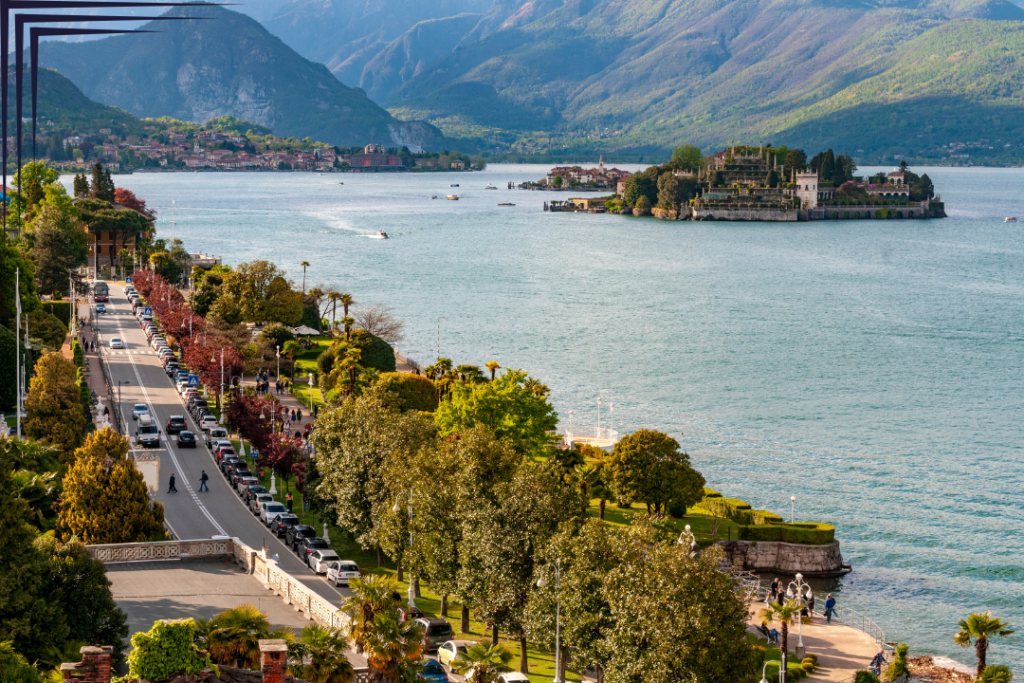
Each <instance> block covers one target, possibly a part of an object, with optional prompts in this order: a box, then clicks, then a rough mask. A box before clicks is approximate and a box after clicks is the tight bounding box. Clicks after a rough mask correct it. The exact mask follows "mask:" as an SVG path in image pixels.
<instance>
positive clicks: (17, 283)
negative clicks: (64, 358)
mask: <svg viewBox="0 0 1024 683" xmlns="http://www.w3.org/2000/svg"><path fill="white" fill-rule="evenodd" d="M5 235H6V233H5ZM14 302H15V304H14V310H15V315H14V318H15V323H14V375H15V377H14V382H15V385H16V386H15V388H14V390H15V392H16V395H15V397H14V412H15V415H16V418H15V419H16V425H17V427H16V435H17V437H18V438H19V439H20V438H21V348H20V347H21V268H15V269H14Z"/></svg>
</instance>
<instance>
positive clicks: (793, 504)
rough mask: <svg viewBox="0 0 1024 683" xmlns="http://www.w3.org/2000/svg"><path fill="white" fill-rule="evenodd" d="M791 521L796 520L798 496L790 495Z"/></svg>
mask: <svg viewBox="0 0 1024 683" xmlns="http://www.w3.org/2000/svg"><path fill="white" fill-rule="evenodd" d="M789 506H790V507H789V510H790V511H789V523H790V524H792V523H793V522H795V521H796V496H790V497H789Z"/></svg>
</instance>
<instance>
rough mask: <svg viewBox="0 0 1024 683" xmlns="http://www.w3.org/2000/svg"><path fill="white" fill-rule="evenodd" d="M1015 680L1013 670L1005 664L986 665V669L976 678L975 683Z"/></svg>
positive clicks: (999, 682) (1008, 682)
mask: <svg viewBox="0 0 1024 683" xmlns="http://www.w3.org/2000/svg"><path fill="white" fill-rule="evenodd" d="M1012 680H1013V672H1012V671H1010V667H1008V666H1006V665H1005V664H1000V665H999V666H991V665H989V666H986V667H985V670H984V671H982V672H981V674H980V675H979V676H978V678H977V679H976V681H975V683H1010V681H1012Z"/></svg>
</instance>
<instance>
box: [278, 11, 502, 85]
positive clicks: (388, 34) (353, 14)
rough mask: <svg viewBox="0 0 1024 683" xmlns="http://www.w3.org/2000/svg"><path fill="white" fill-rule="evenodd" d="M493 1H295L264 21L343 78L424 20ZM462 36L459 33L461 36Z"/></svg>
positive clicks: (355, 79)
mask: <svg viewBox="0 0 1024 683" xmlns="http://www.w3.org/2000/svg"><path fill="white" fill-rule="evenodd" d="M491 1H492V0H345V1H343V2H336V1H335V0H293V1H292V2H289V3H288V4H286V5H285V6H284V7H282V8H281V9H279V10H278V11H277V12H276V13H275V14H274V15H273V16H272V17H271V18H270V19H267V20H264V22H263V23H264V25H265V26H266V27H267V29H268V30H270V32H271V33H273V34H274V35H276V36H278V37H280V38H281V39H282V40H283V41H284V42H285V43H287V44H288V45H291V46H292V47H293V48H295V49H296V50H297V51H298V52H299V54H301V55H302V56H304V57H306V58H307V59H311V60H313V61H316V62H322V63H324V64H326V65H327V67H328V68H329V69H330V70H331V72H332V73H334V74H335V75H336V76H337V77H338V79H339V80H341V82H342V83H346V84H348V85H355V84H357V83H359V79H360V76H361V75H362V71H363V67H364V66H365V65H366V64H367V62H369V61H370V60H372V59H373V58H374V57H375V56H376V55H377V54H378V53H379V52H381V51H382V50H384V49H385V48H386V47H387V46H388V44H389V43H391V41H393V40H395V39H396V38H398V37H399V36H401V35H403V34H404V33H405V32H406V31H408V30H409V29H411V28H412V27H413V26H415V25H416V24H418V23H420V22H421V21H430V20H433V19H443V18H447V17H453V16H455V15H457V14H465V13H470V14H482V13H483V12H486V11H487V9H488V8H489V7H490V5H491ZM460 37H461V36H460Z"/></svg>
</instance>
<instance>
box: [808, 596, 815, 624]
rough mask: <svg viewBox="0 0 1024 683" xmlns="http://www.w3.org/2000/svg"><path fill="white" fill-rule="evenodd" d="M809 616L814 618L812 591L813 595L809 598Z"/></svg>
mask: <svg viewBox="0 0 1024 683" xmlns="http://www.w3.org/2000/svg"><path fill="white" fill-rule="evenodd" d="M807 616H809V617H810V618H811V619H813V618H814V593H811V597H809V598H807Z"/></svg>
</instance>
